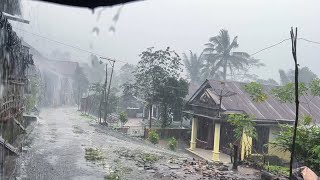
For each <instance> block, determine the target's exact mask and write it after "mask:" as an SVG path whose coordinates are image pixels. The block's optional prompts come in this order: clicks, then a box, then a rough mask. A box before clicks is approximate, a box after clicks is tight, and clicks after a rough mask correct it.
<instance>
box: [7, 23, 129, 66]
mask: <svg viewBox="0 0 320 180" xmlns="http://www.w3.org/2000/svg"><path fill="white" fill-rule="evenodd" d="M13 28H14V29H16V30H19V31H22V32H26V33H29V34H30V35H33V36H37V37H40V38H43V39H45V40H48V41H51V42H55V43H58V44H61V45H64V46H68V47H70V48H73V49H77V50H79V51H83V52H86V53H89V54H93V55H96V56H100V57H101V58H102V57H103V58H104V59H110V60H111V58H107V57H105V56H104V55H102V54H98V53H95V52H92V51H89V50H86V49H83V48H80V47H77V46H74V45H70V44H67V43H64V42H61V41H57V40H54V39H50V38H48V37H45V36H43V35H39V34H36V33H32V32H29V31H26V30H24V29H20V28H17V27H14V26H13ZM112 60H113V61H116V62H121V63H128V62H127V61H121V60H114V59H112Z"/></svg>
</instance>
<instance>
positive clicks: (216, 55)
mask: <svg viewBox="0 0 320 180" xmlns="http://www.w3.org/2000/svg"><path fill="white" fill-rule="evenodd" d="M237 38H238V37H237V36H236V37H234V38H233V40H232V41H230V36H229V33H228V31H227V30H225V29H222V30H220V33H219V35H218V36H214V37H211V38H210V39H209V43H207V44H205V45H206V48H205V49H204V56H203V57H204V58H205V59H206V62H207V64H208V65H209V67H207V68H208V69H209V70H210V73H211V76H212V75H216V74H219V70H220V69H221V68H222V72H221V73H220V74H221V75H222V79H223V80H226V78H227V71H228V69H229V71H230V74H232V73H233V71H235V70H241V69H244V67H245V66H247V65H249V59H250V55H249V54H248V53H246V52H234V49H236V48H237V47H238V46H239V45H238V43H237Z"/></svg>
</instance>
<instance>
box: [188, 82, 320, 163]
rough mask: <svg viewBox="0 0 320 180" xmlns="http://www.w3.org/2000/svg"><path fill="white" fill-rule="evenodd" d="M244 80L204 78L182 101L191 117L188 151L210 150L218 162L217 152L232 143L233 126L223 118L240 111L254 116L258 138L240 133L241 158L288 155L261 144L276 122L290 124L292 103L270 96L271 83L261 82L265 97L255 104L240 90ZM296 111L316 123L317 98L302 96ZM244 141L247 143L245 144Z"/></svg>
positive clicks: (319, 103) (268, 139)
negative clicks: (241, 137)
mask: <svg viewBox="0 0 320 180" xmlns="http://www.w3.org/2000/svg"><path fill="white" fill-rule="evenodd" d="M245 84H246V83H241V82H229V81H227V82H222V81H217V80H206V81H205V82H204V83H203V84H202V85H201V86H200V87H199V89H198V90H197V91H196V92H195V93H194V94H193V95H192V97H191V98H190V99H189V100H188V102H187V104H186V110H185V111H184V112H185V113H187V114H190V115H191V116H192V117H193V119H192V136H191V142H190V150H193V151H195V150H196V148H202V149H208V150H213V154H212V160H214V161H218V160H220V158H219V153H220V152H225V153H227V152H228V151H227V149H229V147H228V146H229V144H230V143H234V141H235V138H234V132H233V130H234V128H233V127H231V125H230V124H229V123H228V122H227V121H226V120H227V116H228V115H229V114H234V113H240V114H247V115H250V116H253V117H255V118H254V120H253V121H254V122H255V124H256V125H255V127H256V130H257V134H258V139H256V140H253V139H251V138H250V137H248V136H246V135H244V138H243V139H242V141H241V142H240V144H241V147H242V148H241V159H243V158H244V157H245V155H248V154H251V153H262V152H264V153H268V154H270V155H276V156H279V157H280V158H283V159H286V160H287V159H288V158H289V154H287V153H286V154H285V153H282V152H279V151H278V150H277V149H276V148H273V147H271V146H268V147H266V146H264V145H265V144H268V142H271V141H273V140H274V139H275V137H276V134H277V133H278V132H279V129H278V124H281V123H289V124H292V123H293V122H294V118H295V106H294V104H291V103H281V102H279V101H278V100H276V99H275V98H273V96H272V95H271V93H270V91H271V89H272V88H274V86H267V85H264V90H265V93H266V94H267V96H268V99H267V100H266V101H264V102H260V103H256V102H254V101H252V99H251V97H250V94H248V93H247V92H246V91H245V90H244V85H245ZM300 102H301V104H300V107H301V108H300V113H301V114H310V115H311V116H312V118H313V119H314V120H315V122H316V123H319V122H317V121H319V119H320V111H319V110H320V98H319V97H308V96H304V97H302V98H300ZM245 141H247V143H245Z"/></svg>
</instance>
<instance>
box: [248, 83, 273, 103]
mask: <svg viewBox="0 0 320 180" xmlns="http://www.w3.org/2000/svg"><path fill="white" fill-rule="evenodd" d="M244 89H245V91H246V92H247V93H249V94H250V97H251V98H252V100H253V101H254V102H263V101H265V100H267V99H268V96H267V94H265V93H264V92H263V87H262V85H261V84H260V83H258V82H251V83H249V84H246V85H244Z"/></svg>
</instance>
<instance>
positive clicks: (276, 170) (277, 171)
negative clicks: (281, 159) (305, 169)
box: [264, 165, 289, 176]
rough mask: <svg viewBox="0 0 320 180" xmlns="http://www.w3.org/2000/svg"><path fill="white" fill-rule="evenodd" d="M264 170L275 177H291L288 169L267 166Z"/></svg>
mask: <svg viewBox="0 0 320 180" xmlns="http://www.w3.org/2000/svg"><path fill="white" fill-rule="evenodd" d="M264 169H265V170H267V171H269V172H270V173H272V174H275V175H283V176H289V168H288V167H284V166H272V165H269V166H265V167H264Z"/></svg>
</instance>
